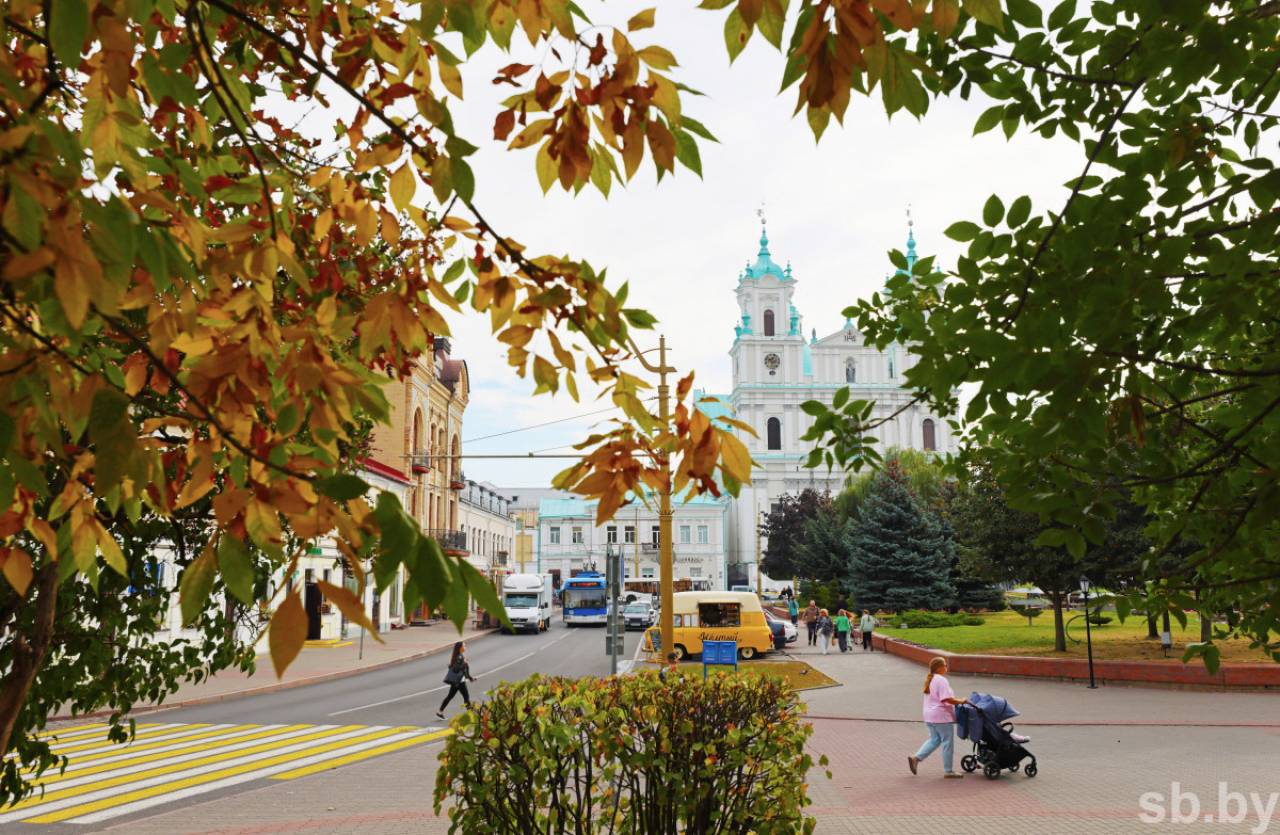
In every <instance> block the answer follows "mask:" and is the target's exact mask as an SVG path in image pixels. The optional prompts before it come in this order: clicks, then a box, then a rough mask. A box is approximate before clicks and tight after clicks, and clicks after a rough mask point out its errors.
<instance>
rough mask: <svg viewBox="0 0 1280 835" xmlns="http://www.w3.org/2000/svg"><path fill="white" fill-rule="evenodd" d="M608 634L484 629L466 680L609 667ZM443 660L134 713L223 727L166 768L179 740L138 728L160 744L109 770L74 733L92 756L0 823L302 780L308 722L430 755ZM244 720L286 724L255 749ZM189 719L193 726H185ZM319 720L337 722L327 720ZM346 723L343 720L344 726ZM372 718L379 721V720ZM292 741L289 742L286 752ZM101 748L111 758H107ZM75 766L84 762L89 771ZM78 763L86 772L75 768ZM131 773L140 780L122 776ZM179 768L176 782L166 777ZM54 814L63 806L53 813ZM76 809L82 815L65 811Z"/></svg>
mask: <svg viewBox="0 0 1280 835" xmlns="http://www.w3.org/2000/svg"><path fill="white" fill-rule="evenodd" d="M642 634H643V633H641V632H632V633H629V634H628V635H627V637H626V642H625V653H624V654H623V655H622V656H620V661H622V660H625V661H629V660H630V659H631V657H632V656H633V655H634V653H635V649H636V646H637V644H638V641H639V639H640V636H641V635H642ZM604 637H605V632H604V629H603V628H601V627H574V628H569V627H568V626H566V625H565V624H564V623H563V622H562V621H559V620H557V621H554V622H553V624H552V627H551V629H550V630H549V631H547V632H545V633H543V634H540V635H492V636H489V637H486V638H484V639H483V640H480V641H476V642H474V644H473V645H472V646H471V647H470V648H469V649H470V663H471V674H472V675H473V676H475V677H476V679H477V681H476V682H475V683H474V684H472V685H471V695H472V698H473V699H475V700H480V699H483V698H484V695H485V693H486V692H487V691H488V690H489V689H491V688H492V687H494V686H496V685H497V684H499V683H500V682H502V681H518V680H521V679H524V678H527V677H529V676H531V675H533V674H534V673H541V674H543V675H560V676H575V677H576V676H584V675H608V673H609V657H608V656H607V655H605V653H604V643H605V641H604ZM448 663H449V656H448V654H447V653H442V654H439V655H434V656H430V657H428V658H424V659H421V660H418V661H412V662H408V663H404V664H398V665H395V666H391V667H385V668H383V669H380V670H373V671H370V672H368V673H364V674H362V675H358V676H353V677H351V678H345V679H338V680H336V681H329V682H322V683H319V684H313V685H309V686H304V687H295V688H292V689H289V690H282V691H279V692H276V693H269V694H265V695H261V696H247V697H244V698H236V699H230V700H227V701H224V702H218V703H215V704H209V705H201V706H194V707H189V708H175V709H170V710H161V711H155V712H152V713H148V714H145V715H144V716H142V717H140V719H139V721H140V722H148V723H153V725H154V724H155V723H159V724H160V727H153V729H152V730H150V731H148V733H149V734H153V735H154V734H161V735H168V734H177V735H179V736H182V735H186V734H194V733H199V734H202V735H204V734H207V735H213V734H215V733H216V734H218V735H222V734H227V735H228V736H227V738H225V739H221V738H220V739H218V740H217V741H214V742H210V743H209V745H208V748H207V750H205V749H204V747H203V744H202V743H197V748H198V749H199V750H194V752H193V753H190V754H187V753H181V752H179V754H174V755H172V756H175V757H177V759H176V760H175V761H174V762H175V763H176V764H175V765H173V766H172V767H171V768H168V767H166V763H167V761H166V760H165V759H164V758H165V757H166V756H170V755H168V754H165V753H164V752H165V751H166V747H165V746H170V747H181V746H182V744H183V743H182V742H181V741H179V742H178V743H176V744H171V743H169V742H167V741H160V742H155V743H151V742H149V740H148V739H147V738H142V739H140V740H139V741H138V743H137V745H139V746H144V748H143V750H146V748H147V747H149V748H153V749H156V751H157V753H156V754H155V755H148V756H147V760H148V762H144V763H143V764H141V765H136V766H135V765H131V764H128V763H126V764H123V765H122V766H121V767H120V769H121V770H120V771H118V772H117V771H116V770H114V769H116V768H117V767H116V766H114V765H102V766H99V765H98V764H97V761H99V760H101V761H102V762H104V763H110V762H111V761H112V760H114V759H119V758H121V757H123V756H128V755H127V754H121V753H118V752H117V751H116V750H115V749H114V748H113V747H112V746H107V748H106V749H103V748H93V743H89V744H83V745H80V746H79V747H80V748H89V749H92V750H87V751H85V752H84V754H85V755H88V754H94V756H93V757H89V758H88V759H90V760H94V761H93V762H82V763H80V764H79V765H77V761H76V755H75V754H74V753H71V754H70V757H71V770H72V771H71V773H70V774H69V775H68V776H65V777H61V778H58V777H55V778H54V783H55V785H53V786H51V787H50V790H49V791H50V794H47V795H46V798H47V802H46V804H45V805H44V806H41V807H40V809H38V810H37V809H33V810H32V811H31V812H26V811H7V812H6V811H4V810H0V832H4V833H10V832H13V833H43V835H55V833H71V832H78V833H88V832H97V831H102V829H106V828H111V827H119V828H117V829H114V830H113V831H115V832H118V831H121V830H123V831H125V832H127V831H128V830H129V824H130V822H131V821H133V822H136V821H140V820H142V819H145V818H148V817H151V816H153V815H156V814H163V813H167V812H172V811H174V810H175V809H182V808H184V807H187V806H195V805H198V804H201V803H205V802H207V801H209V800H213V799H216V798H218V797H225V796H228V795H234V794H237V793H240V792H243V791H245V790H248V789H253V788H258V787H260V786H263V785H265V784H267V782H268V778H270V779H291V775H290V774H289V773H283V774H281V773H279V772H280V771H281V770H282V769H290V768H292V767H294V766H295V765H299V766H303V767H304V772H303V775H302V776H301V781H306V780H308V779H316V777H315V776H310V777H308V776H305V775H306V774H307V773H308V772H306V771H305V767H306V766H307V764H308V763H309V762H310V760H309V759H308V756H309V755H310V754H311V752H312V751H314V750H319V749H315V748H305V750H302V749H303V748H304V747H305V746H307V745H318V744H321V743H324V742H325V741H326V740H324V739H320V740H312V741H311V742H307V741H306V740H307V739H308V736H307V735H308V734H311V733H312V731H311V730H310V728H311V727H313V726H316V735H319V734H335V733H338V734H341V736H334V737H332V739H334V740H335V742H334V743H333V744H332V745H330V746H329V747H330V748H331V749H335V748H337V746H339V745H354V747H351V748H350V749H348V748H343V749H342V750H343V751H344V752H345V751H346V750H353V751H359V750H360V749H361V748H363V749H366V750H367V749H370V748H373V747H374V746H378V745H381V744H383V743H390V745H389V746H388V747H387V750H394V749H395V746H396V745H397V743H398V740H401V739H406V738H407V737H417V736H422V735H425V736H426V739H427V740H429V741H427V742H426V743H425V744H422V743H420V742H414V741H413V740H407V741H406V742H405V743H404V744H415V745H417V744H422V747H421V748H416V749H415V750H421V751H423V753H427V755H428V756H431V757H434V752H432V751H433V749H435V750H438V749H439V746H440V744H441V743H442V742H443V740H442V739H440V738H439V734H438V731H439V729H440V728H442V727H443V724H444V723H442V722H441V721H440V720H439V719H437V718H436V716H435V712H436V710H437V709H438V708H439V706H440V701H441V700H442V699H443V698H444V695H445V693H446V692H447V690H448V685H446V684H444V676H445V670H446V668H447V666H448ZM462 707H463V705H462V701H461V696H457V697H455V698H454V701H453V703H452V704H450V705H449V708H448V710H447V711H446V714H447V716H448V717H449V718H452V717H453V716H455V715H457V713H458V712H459V711H461V710H462ZM246 724H252V725H254V726H262V727H263V728H264V730H263V731H262V732H261V733H262V734H266V733H279V731H267V730H266V729H268V728H272V727H277V728H279V727H282V726H290V728H289V729H286V730H288V737H289V738H282V739H283V740H284V741H282V742H279V743H276V742H268V743H267V744H265V745H263V746H262V747H263V749H264V750H262V751H261V753H253V752H254V751H256V750H257V749H256V748H253V747H252V746H254V745H255V744H257V742H259V741H260V740H255V739H254V738H253V737H245V738H246V740H247V741H245V742H239V741H238V739H239V738H238V737H236V736H235V734H237V733H241V734H248V733H254V734H255V735H259V736H260V735H261V734H258V732H257V731H256V730H255V729H251V728H250V729H246V730H243V731H237V730H236V729H237V728H239V727H241V726H244V725H246ZM191 725H194V726H195V727H194V728H193V729H192V730H190V731H188V730H185V728H186V727H187V726H191ZM293 726H296V728H297V730H292V727H293ZM369 726H372V728H369ZM326 728H327V729H334V728H336V729H337V730H324V729H326ZM348 728H351V730H346V729H348ZM359 728H369V730H368V732H371V733H376V734H378V735H380V738H371V741H369V742H361V740H362V739H364V737H362V736H360V734H364V733H366V731H365V730H360V729H359ZM378 728H383V729H386V730H377V729H378ZM209 729H212V730H209ZM218 729H226V730H218ZM343 737H347V738H349V739H351V738H353V737H354V738H353V739H351V741H350V742H337V741H336V740H339V739H342V738H343ZM193 738H194V739H199V738H200V737H198V736H195V737H193ZM291 739H292V740H299V741H301V742H300V744H298V745H294V746H292V748H291V747H289V746H290V743H291ZM71 744H73V745H74V744H75V743H71ZM108 749H110V750H108ZM223 750H226V751H227V752H228V754H227V755H226V756H227V757H236V756H240V755H241V754H242V753H244V754H252V757H251V761H247V763H248V764H246V765H244V766H242V767H235V763H234V762H232V761H230V760H222V761H219V760H221V756H220V752H221V751H223ZM294 750H296V753H291V751H294ZM380 750H382V749H374V750H370V751H368V753H369V754H370V755H372V754H377V753H378V752H379V751H380ZM428 752H431V753H428ZM205 755H209V756H210V760H209V761H208V764H204V763H205V762H206V760H202V759H198V758H200V757H203V756H205ZM354 756H355V757H360V756H363V755H360V754H357V755H354ZM104 757H106V758H109V759H106V760H103V759H102V758H104ZM277 761H279V762H280V763H281V764H280V765H279V766H274V767H275V769H276V772H277V773H276V774H275V775H272V774H271V773H270V772H269V771H267V772H262V771H256V772H255V771H254V769H261V768H262V767H268V768H270V767H273V766H272V764H273V763H275V762H277ZM355 761H356V759H354V758H353V760H352V762H355ZM330 765H333V766H338V767H341V766H342V765H343V763H342V762H336V763H332V764H329V763H325V764H323V765H322V766H317V768H320V767H323V768H328V767H330ZM152 766H159V767H160V769H159V770H158V771H156V772H155V773H156V775H157V776H156V777H154V778H151V777H150V776H149V775H150V774H151V773H152V772H150V771H144V772H143V773H138V772H139V771H140V770H143V769H148V768H151V767H152ZM226 766H231V768H229V769H228V770H226V771H217V770H218V769H220V768H223V767H226ZM189 767H190V768H189ZM81 769H87V771H82V770H81ZM210 772H217V773H210ZM117 773H118V774H119V775H120V776H119V778H117V777H116V775H117ZM259 773H261V774H262V775H263V776H262V777H261V778H259V777H257V776H256V775H257V774H259ZM81 774H86V775H89V776H84V777H81V776H80V775H81ZM200 774H205V775H207V776H206V777H203V778H201V777H198V776H197V775H200ZM187 775H192V776H193V778H194V779H193V781H192V782H197V783H198V782H200V781H201V780H203V781H204V782H203V783H202V784H200V785H196V786H194V787H192V788H189V789H187V788H183V787H184V785H185V783H183V782H182V779H183V778H185V777H187ZM240 775H242V776H240ZM144 778H145V780H149V781H150V784H149V783H148V782H146V781H144ZM213 778H219V779H220V780H221V782H216V783H215V782H211V781H212V780H213ZM131 780H134V781H142V782H135V783H130V784H129V785H123V783H125V782H128V781H131ZM175 780H177V781H178V782H172V781H175ZM149 785H155V788H154V789H151V788H149ZM133 786H138V787H139V790H138V791H129V789H131V788H133ZM45 809H49V810H52V811H51V813H50V814H49V819H48V820H40V819H38V818H33V817H32V815H34V814H37V813H38V812H39V811H43V810H45ZM59 815H62V817H61V818H59ZM72 815H85V816H82V817H79V818H78V819H76V820H70V819H69V818H70V817H71V816H72ZM95 815H96V816H97V817H96V819H95ZM209 823H210V824H214V823H216V822H215V821H210V822H209ZM93 824H97V826H95V825H93Z"/></svg>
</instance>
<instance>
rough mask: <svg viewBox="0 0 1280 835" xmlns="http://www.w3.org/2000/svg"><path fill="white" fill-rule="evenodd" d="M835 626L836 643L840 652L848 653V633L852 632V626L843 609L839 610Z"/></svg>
mask: <svg viewBox="0 0 1280 835" xmlns="http://www.w3.org/2000/svg"><path fill="white" fill-rule="evenodd" d="M835 625H836V642H837V643H839V644H840V651H841V652H848V651H849V632H850V631H852V629H853V626H852V624H850V623H849V613H848V612H846V611H845V610H844V609H841V610H840V613H839V614H838V615H836V624H835Z"/></svg>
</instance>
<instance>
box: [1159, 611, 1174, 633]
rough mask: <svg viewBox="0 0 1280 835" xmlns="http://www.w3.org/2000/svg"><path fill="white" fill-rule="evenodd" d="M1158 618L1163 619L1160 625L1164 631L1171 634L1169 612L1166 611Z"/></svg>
mask: <svg viewBox="0 0 1280 835" xmlns="http://www.w3.org/2000/svg"><path fill="white" fill-rule="evenodd" d="M1160 620H1161V621H1163V622H1162V623H1161V624H1160V625H1161V626H1163V627H1164V631H1165V632H1168V633H1169V634H1170V635H1173V627H1171V626H1169V612H1168V611H1166V612H1165V613H1164V616H1163V617H1162V618H1160Z"/></svg>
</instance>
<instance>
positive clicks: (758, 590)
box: [753, 505, 763, 597]
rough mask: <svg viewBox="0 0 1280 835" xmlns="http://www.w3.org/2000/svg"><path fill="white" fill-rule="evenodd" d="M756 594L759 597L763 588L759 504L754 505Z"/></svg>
mask: <svg viewBox="0 0 1280 835" xmlns="http://www.w3.org/2000/svg"><path fill="white" fill-rule="evenodd" d="M753 509H754V510H755V515H756V596H757V597H759V596H760V594H761V591H762V588H763V581H762V580H761V579H760V506H759V505H756V507H755V508H753Z"/></svg>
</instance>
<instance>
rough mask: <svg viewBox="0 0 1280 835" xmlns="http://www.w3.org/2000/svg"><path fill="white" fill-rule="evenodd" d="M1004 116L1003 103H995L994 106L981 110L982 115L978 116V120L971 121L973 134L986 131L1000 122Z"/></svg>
mask: <svg viewBox="0 0 1280 835" xmlns="http://www.w3.org/2000/svg"><path fill="white" fill-rule="evenodd" d="M1003 117H1004V105H1003V104H997V105H996V106H995V107H988V108H987V109H986V110H984V111H982V115H981V116H979V117H978V121H976V122H974V123H973V135H974V136H977V135H978V134H980V133H986V132H987V131H989V130H991V129H992V128H994V127H995V126H996V125H998V124H1000V120H1001V119H1002V118H1003Z"/></svg>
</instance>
